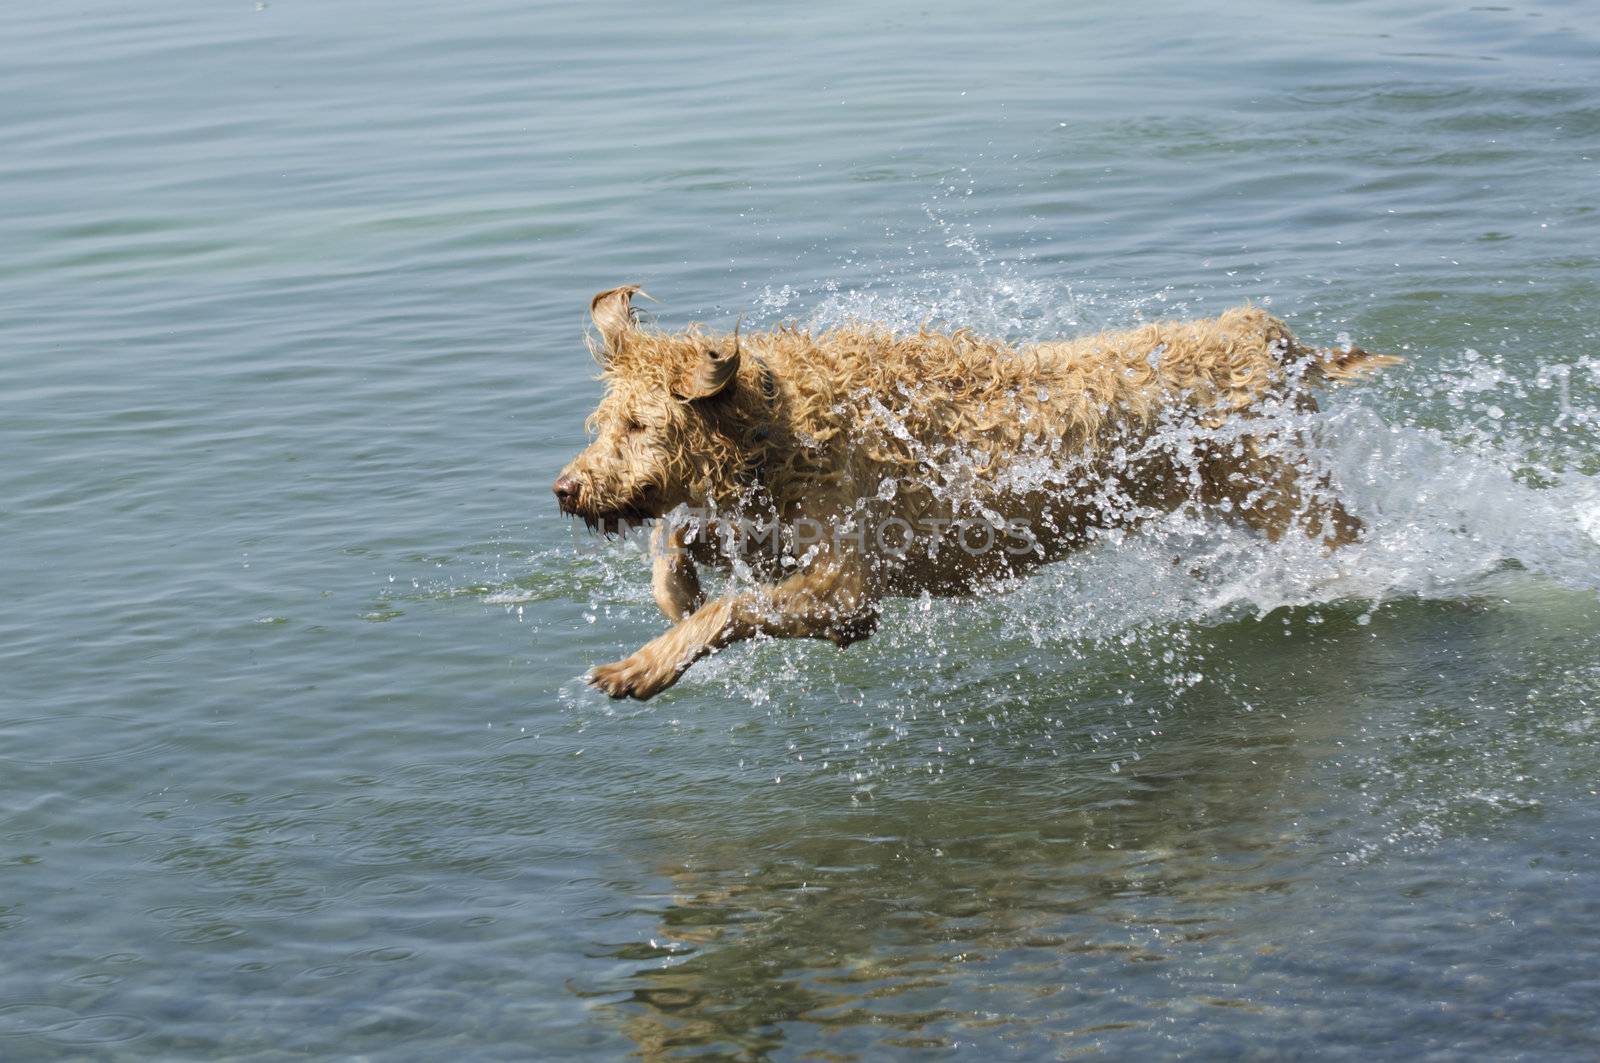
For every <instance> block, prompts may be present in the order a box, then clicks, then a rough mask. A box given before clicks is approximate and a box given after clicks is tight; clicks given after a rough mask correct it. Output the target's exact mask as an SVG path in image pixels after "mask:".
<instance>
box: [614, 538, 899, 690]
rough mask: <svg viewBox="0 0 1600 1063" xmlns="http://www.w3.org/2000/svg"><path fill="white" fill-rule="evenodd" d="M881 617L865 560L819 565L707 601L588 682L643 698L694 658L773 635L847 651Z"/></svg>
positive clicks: (662, 686) (673, 679)
mask: <svg viewBox="0 0 1600 1063" xmlns="http://www.w3.org/2000/svg"><path fill="white" fill-rule="evenodd" d="M877 615H878V612H877V603H876V602H875V601H873V600H871V599H869V598H868V596H867V595H866V593H865V588H864V581H863V580H862V578H861V570H860V565H859V563H857V562H853V561H849V560H841V559H829V560H825V561H820V562H817V563H815V564H813V565H812V566H811V567H810V568H808V569H807V570H806V571H804V572H801V573H798V574H796V575H794V576H791V577H789V578H788V579H786V580H784V581H783V582H782V583H778V584H776V585H774V586H771V587H762V588H758V589H756V590H750V591H744V592H741V593H738V594H731V595H727V596H726V597H722V598H718V599H716V600H715V601H712V602H708V603H706V604H705V605H703V606H701V607H700V608H699V609H697V610H695V611H694V613H693V614H692V615H690V616H688V617H687V618H685V619H684V620H682V621H680V622H679V623H677V624H674V625H673V626H672V628H671V629H670V630H668V631H667V632H666V633H665V634H663V635H661V636H660V637H658V638H654V639H651V640H650V641H649V642H647V643H645V644H644V646H642V647H641V648H640V649H639V650H638V652H636V653H634V654H633V655H632V656H630V657H628V658H626V659H624V660H621V661H617V662H615V663H614V664H603V665H601V666H600V667H598V668H596V669H595V670H594V671H592V672H590V673H589V682H590V683H592V684H594V685H595V686H597V687H599V688H600V689H601V690H604V691H605V692H606V693H607V694H610V695H611V696H612V697H614V698H623V697H633V698H638V699H639V700H640V701H643V700H645V699H646V698H650V697H653V696H655V695H656V694H659V693H660V692H661V691H663V690H665V689H666V688H667V687H669V686H671V685H672V684H673V683H676V682H677V681H678V677H679V676H681V675H683V673H684V672H685V671H687V670H688V668H689V666H690V665H691V664H693V663H694V662H695V661H698V660H699V659H700V658H702V657H704V656H705V655H706V654H708V653H712V652H714V651H716V650H719V649H722V648H723V647H725V646H731V645H732V644H733V643H735V642H739V641H742V640H744V639H748V638H754V637H755V636H756V635H771V636H773V637H775V638H825V639H829V640H831V641H832V642H833V643H834V644H836V645H838V646H841V647H842V646H848V645H849V644H850V643H852V642H856V641H858V640H860V639H864V638H866V637H867V636H868V635H870V634H871V633H872V630H873V628H874V627H876V626H877Z"/></svg>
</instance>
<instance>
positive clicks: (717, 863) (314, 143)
mask: <svg viewBox="0 0 1600 1063" xmlns="http://www.w3.org/2000/svg"><path fill="white" fill-rule="evenodd" d="M1212 6H1215V7H1219V8H1224V9H1225V10H1221V11H1211V12H1207V11H1206V10H1204V5H1194V4H1190V3H1177V2H1175V0H1159V2H1156V3H1152V4H1144V5H1131V4H1116V3H1106V2H1102V0H1089V2H1085V3H1079V4H1070V5H1063V4H1046V3H997V4H983V5H974V4H966V3H955V2H953V0H927V2H923V3H918V4H899V3H890V4H883V5H864V4H837V5H836V4H794V5H783V6H778V5H772V6H759V5H752V4H734V3H721V2H719V3H711V4H699V5H670V6H669V5H665V4H640V5H633V6H631V7H629V6H625V7H621V8H619V7H615V6H613V7H601V6H598V5H582V4H538V3H534V4H529V3H509V2H502V0H463V2H461V3H456V4H450V5H424V4H418V3H412V2H386V3H381V4H380V3H370V2H364V0H351V2H343V3H338V4H329V3H315V4H314V3H311V2H309V0H272V2H271V3H270V4H253V3H251V2H249V0H230V2H208V3H201V2H198V0H175V2H169V3H164V4H126V3H112V2H109V0H107V2H98V0H70V2H66V3H59V4H37V5H31V6H25V7H19V8H18V9H17V10H15V11H13V12H11V13H10V14H9V15H8V16H7V19H6V31H5V33H4V35H3V36H0V196H3V201H4V204H5V209H4V211H3V212H0V365H3V367H4V386H3V387H0V454H3V456H4V460H3V462H0V577H3V580H4V590H5V595H4V600H5V604H6V608H5V610H4V613H3V615H0V957H3V959H0V1058H4V1059H6V1060H36V1059H39V1060H50V1059H93V1060H99V1059H106V1060H117V1059H134V1058H149V1059H163V1060H171V1059H205V1060H210V1059H223V1058H227V1059H260V1060H270V1059H287V1058H302V1057H341V1058H344V1057H363V1058H374V1059H379V1058H381V1059H385V1060H389V1059H414V1060H438V1059H444V1058H459V1059H470V1060H497V1059H504V1060H520V1059H535V1058H537V1059H551V1060H560V1059H573V1060H576V1059H595V1058H601V1059H614V1058H622V1057H625V1056H626V1055H627V1054H628V1053H630V1052H632V1053H638V1054H640V1055H641V1056H642V1057H643V1058H647V1059H664V1058H676V1057H678V1056H682V1057H685V1058H689V1057H693V1058H704V1059H729V1060H733V1059H740V1060H757V1059H774V1060H850V1059H855V1060H878V1059H892V1058H907V1059H910V1058H921V1057H923V1056H924V1055H928V1054H938V1053H940V1052H943V1053H944V1054H955V1055H958V1056H960V1057H976V1058H995V1059H1025V1060H1032V1059H1057V1058H1061V1057H1065V1056H1071V1055H1078V1054H1093V1053H1095V1052H1100V1053H1103V1054H1104V1055H1105V1056H1106V1057H1108V1058H1119V1059H1158V1058H1175V1057H1180V1056H1181V1057H1184V1058H1219V1059H1221V1058H1227V1059H1237V1058H1259V1059H1277V1058H1286V1057H1300V1058H1306V1057H1310V1056H1316V1057H1319V1058H1329V1059H1352V1060H1354V1059H1360V1060H1367V1059H1374V1058H1405V1059H1483V1058H1489V1057H1495V1058H1515V1059H1527V1060H1535V1059H1569V1058H1586V1057H1593V1056H1595V1055H1596V1054H1600V1020H1597V1019H1596V1005H1597V1002H1600V959H1597V957H1600V841H1597V835H1600V802H1597V787H1600V783H1597V780H1600V723H1597V709H1600V597H1597V590H1600V323H1597V306H1600V252H1597V250H1596V249H1597V248H1600V11H1597V10H1596V8H1595V7H1594V5H1593V4H1592V3H1590V2H1588V0H1571V2H1560V0H1551V2H1520V0H1513V2H1510V3H1507V4H1505V5H1503V6H1469V5H1468V4H1465V3H1437V2H1431V0H1371V2H1359V3H1332V2H1329V3H1290V4H1283V3H1266V2H1255V0H1248V2H1238V3H1229V4H1223V5H1212ZM624 282H637V283H640V284H643V285H644V286H645V288H646V289H647V290H648V291H649V292H651V294H653V295H655V296H656V297H657V298H658V299H659V300H660V302H659V304H656V305H654V306H653V310H654V312H655V313H656V314H657V315H658V317H659V319H660V321H661V322H662V323H663V324H666V325H677V324H681V323H684V322H687V321H690V320H705V321H709V322H713V323H717V324H719V325H727V324H729V323H731V321H732V319H733V318H734V316H735V315H737V314H740V313H743V314H745V315H746V317H745V320H746V322H747V327H748V326H749V325H750V324H755V325H760V324H764V323H770V322H773V321H777V320H780V319H782V320H788V319H798V320H801V321H809V322H812V323H815V324H821V325H825V324H828V323H830V322H837V321H843V320H846V319H849V318H862V317H865V318H872V319H877V320H884V321H889V322H894V323H900V324H907V323H914V322H917V321H920V320H922V319H924V318H929V317H931V318H933V319H935V320H938V321H940V322H944V323H947V324H953V325H967V326H971V327H973V328H975V329H978V330H980V331H982V332H986V333H990V334H998V335H1007V336H1011V337H1015V338H1022V339H1026V338H1034V337H1043V336H1055V335H1071V334H1076V333H1080V332H1084V331H1087V330H1091V329H1097V328H1100V327H1106V326H1116V325H1126V324H1132V323H1135V322H1138V321H1140V320H1147V319H1150V318H1154V317H1158V316H1185V315H1201V314H1209V313H1215V312H1217V311H1219V310H1221V309H1223V308H1225V307H1227V306H1229V305H1233V304H1236V303H1239V302H1241V301H1243V300H1245V299H1254V300H1256V301H1258V302H1260V303H1266V304H1268V305H1270V307H1271V308H1272V310H1273V312H1275V313H1278V314H1280V315H1282V316H1284V317H1285V318H1286V319H1287V320H1288V321H1289V322H1290V323H1291V324H1292V325H1293V327H1294V328H1295V329H1296V330H1297V331H1298V332H1299V333H1300V334H1301V335H1302V336H1303V337H1305V338H1307V339H1310V340H1316V341H1320V342H1325V343H1332V342H1334V341H1335V340H1336V339H1337V337H1338V336H1339V334H1340V333H1348V334H1349V335H1350V336H1351V337H1353V338H1354V339H1356V340H1357V341H1359V342H1361V343H1363V344H1364V345H1365V346H1368V347H1370V348H1372V349H1374V350H1380V351H1392V352H1396V353H1401V354H1404V355H1406V356H1407V357H1408V359H1409V361H1408V363H1407V365H1406V366H1404V367H1402V368H1401V369H1399V370H1396V371H1392V372H1390V373H1389V374H1387V375H1386V377H1385V378H1384V379H1382V380H1380V381H1378V382H1376V383H1374V384H1373V385H1371V386H1366V387H1363V388H1361V389H1359V390H1354V391H1349V392H1346V393H1343V394H1341V395H1339V396H1338V397H1336V398H1335V399H1334V401H1333V402H1331V403H1330V404H1329V406H1328V412H1327V413H1326V415H1325V418H1324V421H1323V426H1322V435H1323V438H1324V443H1325V449H1326V453H1327V455H1328V456H1329V458H1328V460H1329V461H1331V462H1332V463H1333V464H1334V466H1335V467H1336V469H1337V472H1338V476H1339V479H1340V480H1341V482H1342V483H1343V484H1344V487H1345V492H1346V495H1347V496H1348V497H1349V498H1350V499H1351V504H1352V507H1353V508H1355V509H1356V510H1358V511H1359V512H1361V513H1362V514H1364V515H1365V517H1366V519H1367V521H1368V524H1369V526H1370V528H1371V536H1370V539H1369V541H1368V542H1366V543H1364V544H1361V545H1359V546H1357V547H1355V548H1353V549H1351V550H1348V551H1344V552H1341V553H1340V554H1338V555H1336V556H1335V557H1333V558H1331V559H1325V558H1321V557H1320V556H1318V555H1317V554H1316V552H1315V551H1312V550H1308V549H1306V548H1304V546H1303V545H1297V544H1293V543H1286V544H1283V545H1281V546H1278V547H1272V546H1269V545H1267V544H1266V543H1264V542H1263V541H1261V540H1258V539H1254V538H1252V537H1251V536H1249V535H1248V534H1246V533H1243V532H1241V531H1239V530H1238V529H1235V528H1232V527H1230V526H1227V525H1224V524H1216V525H1206V526H1190V525H1184V524H1182V523H1181V522H1174V523H1171V524H1170V525H1168V526H1163V527H1159V528H1157V529H1154V530H1152V531H1151V532H1150V533H1148V534H1145V535H1141V536H1139V537H1136V538H1134V539H1131V540H1129V541H1127V542H1125V543H1121V544H1118V545H1114V546H1106V547H1103V548H1100V549H1097V550H1094V551H1091V552H1088V553H1085V554H1083V555H1080V556H1079V557H1076V558H1074V559H1072V560H1070V561H1068V562H1066V563H1064V564H1062V565H1059V566H1055V567H1053V568H1051V569H1049V570H1046V571H1045V572H1043V573H1041V574H1039V575H1038V576H1036V577H1035V578H1033V579H1030V580H1029V581H1027V582H1026V583H1025V584H1024V585H1022V586H1021V587H1018V588H1015V589H1013V590H1011V591H1010V592H1008V593H1005V594H1000V595H992V596H989V597H988V598H986V599H985V600H984V601H981V602H976V603H972V602H968V603H959V602H958V603H922V602H915V601H911V602H899V603H895V604H893V605H892V606H891V607H890V608H889V609H888V612H887V615H886V618H885V623H884V627H883V630H882V631H881V632H880V634H879V635H878V636H876V637H875V638H873V639H872V640H870V641H868V642H866V643H863V644H860V645H858V646H855V647H852V648H851V649H850V650H849V651H848V652H844V653H840V652H839V651H837V650H835V649H834V648H833V647H831V646H828V645H825V644H815V645H814V644H809V643H808V644H805V645H798V644H776V643H766V644H761V645H753V646H744V647H739V648H736V649H734V650H732V651H730V652H727V653H724V654H720V655H718V657H716V658H715V659H713V660H711V661H708V662H705V663H704V664H702V665H701V666H699V667H697V668H696V669H695V670H694V671H693V672H691V673H690V674H689V676H688V677H687V678H686V679H685V680H684V681H683V682H682V683H680V684H679V685H678V686H677V687H675V688H674V689H672V690H671V691H669V692H667V693H666V694H665V695H663V696H661V697H660V698H658V699H657V700H655V701H653V702H650V703H649V704H647V705H644V706H640V705H638V704H634V703H628V704H613V703H611V702H609V701H608V700H606V699H605V698H603V697H601V696H599V695H597V694H595V693H593V692H591V691H589V690H587V689H586V688H585V687H584V685H583V683H582V682H581V680H580V678H579V677H580V675H581V673H582V672H583V671H584V670H585V669H586V668H587V667H589V666H591V665H593V664H596V663H600V662H603V661H607V660H611V659H615V658H616V657H618V656H620V655H622V654H624V653H626V652H628V651H630V650H631V649H632V648H634V647H635V646H636V645H637V644H639V643H640V642H642V641H643V640H645V639H647V638H649V637H651V636H652V635H653V634H654V633H656V632H657V631H659V630H660V628H661V621H660V619H659V616H658V615H657V614H656V613H655V611H654V608H653V607H652V606H651V605H650V602H649V594H648V586H647V578H646V573H645V565H644V563H643V561H642V560H641V559H640V558H639V556H638V554H637V553H636V552H635V551H633V550H632V549H631V548H630V547H629V546H628V545H627V544H603V543H599V542H597V541H595V540H593V539H591V538H588V537H586V536H584V535H582V534H580V533H578V532H577V531H575V530H574V528H573V527H572V525H571V524H570V523H569V522H567V521H565V520H562V519H560V518H559V517H558V515H557V514H556V511H555V506H554V504H553V499H552V497H551V495H550V492H549V483H550V481H551V480H552V479H553V478H554V475H555V473H556V470H557V469H558V468H559V467H560V466H561V464H562V463H563V462H564V461H565V460H566V459H567V458H568V457H569V456H570V455H571V454H572V453H574V452H575V451H576V450H577V449H578V448H579V447H580V446H581V445H582V443H583V441H584V438H585V437H584V434H583V429H582V420H583V417H584V414H585V413H586V412H587V411H588V410H589V409H590V408H591V407H592V405H593V403H594V401H595V399H596V398H597V395H598V387H599V385H598V384H597V383H596V382H595V381H594V379H593V373H594V367H593V364H592V362H591V361H590V359H589V356H588V355H587V353H586V352H585V350H584V347H583V342H582V336H583V332H584V328H585V325H586V308H587V301H588V298H589V296H590V295H591V294H593V293H594V292H596V291H598V290H600V289H602V288H607V287H611V286H613V285H616V284H620V283H624ZM1175 561H1177V562H1180V563H1178V564H1174V562H1175Z"/></svg>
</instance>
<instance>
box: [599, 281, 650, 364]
mask: <svg viewBox="0 0 1600 1063" xmlns="http://www.w3.org/2000/svg"><path fill="white" fill-rule="evenodd" d="M635 295H644V297H645V298H646V299H648V298H650V297H649V296H648V295H645V293H644V291H643V290H641V289H640V287H639V286H638V285H637V284H624V285H623V286H622V287H620V288H611V289H609V290H607V291H603V292H601V293H600V294H599V295H597V296H595V297H594V298H593V299H591V300H589V317H590V319H591V320H592V321H593V322H594V327H595V328H597V329H599V330H600V338H601V339H603V340H604V341H605V350H604V352H602V354H603V356H610V355H613V354H616V353H617V352H618V351H620V350H621V349H622V345H623V344H624V343H625V342H626V341H627V338H628V334H629V333H631V332H634V331H636V330H637V329H638V328H639V311H637V310H635V309H634V308H633V297H634V296H635Z"/></svg>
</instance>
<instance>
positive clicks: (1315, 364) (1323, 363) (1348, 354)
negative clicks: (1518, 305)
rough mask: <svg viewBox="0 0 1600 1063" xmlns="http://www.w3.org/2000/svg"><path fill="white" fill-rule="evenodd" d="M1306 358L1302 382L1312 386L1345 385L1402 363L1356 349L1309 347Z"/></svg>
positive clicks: (1401, 360) (1396, 357) (1395, 358)
mask: <svg viewBox="0 0 1600 1063" xmlns="http://www.w3.org/2000/svg"><path fill="white" fill-rule="evenodd" d="M1310 355H1311V358H1310V361H1309V363H1308V367H1307V370H1306V379H1307V380H1308V381H1309V382H1310V383H1313V384H1348V383H1351V382H1353V381H1357V380H1364V379H1365V378H1367V377H1369V376H1372V375H1373V374H1374V373H1377V372H1379V371H1380V370H1383V369H1387V368H1388V367H1389V366H1391V365H1400V364H1401V363H1402V362H1404V361H1405V359H1404V358H1401V357H1398V356H1396V355H1393V354H1373V353H1372V352H1371V351H1365V350H1362V349H1361V348H1360V347H1313V348H1311V350H1310Z"/></svg>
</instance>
